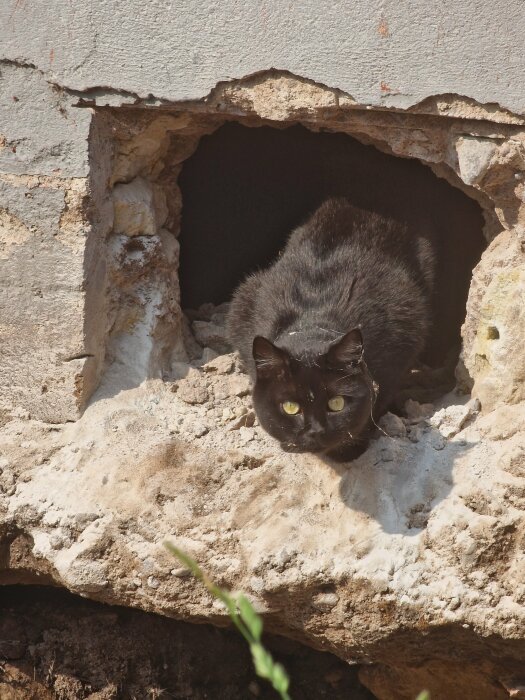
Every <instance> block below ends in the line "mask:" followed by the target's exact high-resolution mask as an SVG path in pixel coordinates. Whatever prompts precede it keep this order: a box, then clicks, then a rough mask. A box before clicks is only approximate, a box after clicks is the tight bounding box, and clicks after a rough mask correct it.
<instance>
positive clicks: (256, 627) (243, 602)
mask: <svg viewBox="0 0 525 700" xmlns="http://www.w3.org/2000/svg"><path fill="white" fill-rule="evenodd" d="M237 606H238V608H239V612H240V614H241V619H242V621H243V622H244V624H245V625H246V627H247V628H248V630H249V631H250V633H251V635H252V637H253V638H254V640H255V641H256V642H260V641H261V634H262V630H263V622H262V620H261V618H260V616H259V615H258V614H257V613H256V612H255V610H254V608H253V605H252V604H251V603H250V601H249V600H248V598H246V596H244V595H242V593H241V595H240V596H239V597H238V598H237Z"/></svg>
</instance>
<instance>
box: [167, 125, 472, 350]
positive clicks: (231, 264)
mask: <svg viewBox="0 0 525 700" xmlns="http://www.w3.org/2000/svg"><path fill="white" fill-rule="evenodd" d="M179 182H180V186H181V190H182V201H183V210H182V225H181V235H180V244H181V257H180V283H181V296H182V305H183V307H184V308H193V309H195V308H197V307H199V306H200V305H201V304H203V303H205V302H211V303H213V304H220V303H222V302H224V301H228V300H229V299H230V297H231V294H232V292H233V291H234V289H235V288H236V286H237V285H238V284H239V282H240V281H241V280H242V279H243V278H244V277H245V276H246V275H247V274H248V273H249V272H251V271H253V270H256V269H258V268H263V267H265V266H267V265H268V264H269V263H270V262H271V261H272V260H273V259H274V258H275V257H276V256H277V255H278V253H279V251H280V250H281V249H282V248H283V246H284V244H285V241H286V239H287V237H288V235H289V234H290V232H291V231H292V229H293V228H294V227H296V226H297V225H299V224H300V223H301V222H302V221H303V220H305V219H306V218H307V217H308V215H309V214H310V213H312V212H313V211H314V210H315V209H316V208H317V207H318V206H319V205H320V204H321V203H322V202H323V201H324V200H325V199H327V198H328V197H330V196H344V197H346V198H347V199H348V200H349V201H350V202H351V203H352V204H354V205H356V206H358V207H361V208H364V209H368V210H371V211H376V212H379V213H382V214H385V215H388V216H392V217H394V218H396V219H400V220H406V221H407V222H409V223H410V224H415V225H418V226H426V225H432V226H437V227H438V230H439V231H440V232H442V234H443V235H442V245H443V247H444V250H445V251H446V256H445V258H444V262H443V266H442V269H441V270H439V271H438V274H439V275H440V276H441V278H442V280H443V284H442V285H441V289H440V292H439V293H440V299H439V303H438V305H437V308H438V310H439V309H447V312H446V318H447V324H448V326H449V327H448V328H447V329H445V330H443V329H441V330H440V331H439V333H438V334H437V335H438V336H439V338H440V341H442V342H441V348H440V351H439V354H440V356H441V357H440V359H441V360H442V359H443V354H444V350H445V349H446V348H450V346H451V345H454V344H456V345H457V344H458V343H459V337H460V336H459V334H460V326H461V323H462V321H463V319H464V315H465V304H466V299H467V294H468V288H469V284H470V279H471V272H472V269H473V267H474V265H475V264H476V263H477V261H478V260H479V258H480V256H481V252H482V250H483V248H484V245H485V241H484V238H483V234H482V229H483V223H484V222H483V216H482V213H481V209H480V207H479V205H478V204H477V203H476V202H475V201H474V200H472V199H470V198H469V197H468V196H467V195H465V194H464V193H463V192H461V191H460V190H459V189H457V188H455V187H453V186H452V185H450V184H449V183H448V182H446V181H445V180H443V179H440V178H439V177H437V176H436V175H435V174H434V173H433V172H432V171H431V170H430V169H429V168H428V167H427V166H425V165H423V164H422V163H420V162H419V161H417V160H413V159H404V158H398V157H395V156H390V155H387V154H385V153H382V152H380V151H378V150H377V149H376V148H374V147H372V146H365V145H363V144H362V143H360V142H358V141H356V140H355V139H353V138H352V137H350V136H348V135H346V134H339V133H328V132H322V133H314V132H311V131H309V130H307V129H305V128H304V127H302V126H293V127H289V128H286V129H282V130H279V129H274V128H270V127H257V128H248V127H244V126H242V125H240V124H238V123H228V124H225V125H224V126H222V127H221V128H219V129H218V130H217V131H215V132H214V133H213V134H211V135H209V136H205V137H203V138H202V140H201V142H200V144H199V147H198V148H197V150H196V152H195V153H194V155H193V156H192V157H191V158H189V159H188V160H187V161H186V162H185V164H184V166H183V169H182V173H181V176H180V179H179ZM440 235H441V234H440ZM442 257H443V256H442ZM451 309H452V311H451ZM451 319H452V322H451Z"/></svg>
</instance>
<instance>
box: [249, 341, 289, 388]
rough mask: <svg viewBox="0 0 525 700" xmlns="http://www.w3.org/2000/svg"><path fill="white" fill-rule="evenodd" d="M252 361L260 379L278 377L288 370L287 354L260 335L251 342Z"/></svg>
mask: <svg viewBox="0 0 525 700" xmlns="http://www.w3.org/2000/svg"><path fill="white" fill-rule="evenodd" d="M253 359H254V360H255V368H256V370H257V376H258V377H259V378H260V379H269V378H270V377H274V378H277V377H280V376H282V375H283V374H284V372H285V371H286V369H287V368H288V353H287V352H286V351H285V350H281V348H278V347H276V346H275V345H274V344H273V343H271V342H270V341H269V340H267V339H266V338H263V337H262V336H261V335H258V336H256V337H255V338H254V340H253Z"/></svg>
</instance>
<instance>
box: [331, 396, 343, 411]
mask: <svg viewBox="0 0 525 700" xmlns="http://www.w3.org/2000/svg"><path fill="white" fill-rule="evenodd" d="M344 407H345V400H344V398H343V397H342V396H332V398H331V399H328V408H329V409H330V410H331V411H342V410H343V408H344Z"/></svg>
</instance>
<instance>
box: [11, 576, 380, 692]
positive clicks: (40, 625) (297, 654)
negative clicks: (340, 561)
mask: <svg viewBox="0 0 525 700" xmlns="http://www.w3.org/2000/svg"><path fill="white" fill-rule="evenodd" d="M1 592H2V596H1V601H0V614H1V617H0V654H1V656H2V668H1V670H2V673H1V675H0V697H2V698H5V697H13V698H14V697H17V698H22V697H24V698H48V697H51V696H52V697H57V698H58V697H60V698H87V697H91V698H95V697H97V698H101V699H102V698H117V697H118V698H151V700H153V698H178V699H179V700H190V698H192V699H193V700H204V698H214V700H231V699H232V698H255V697H259V698H262V699H266V700H272V699H273V698H276V697H277V696H276V694H275V693H274V691H273V690H272V689H271V687H270V686H269V685H268V684H267V683H265V682H264V681H262V680H261V679H259V678H257V676H256V675H255V672H254V670H253V665H252V662H251V659H250V652H249V649H248V647H247V645H246V644H245V642H244V640H243V639H242V637H241V636H240V635H239V634H238V633H237V632H236V631H232V630H225V629H217V628H214V627H212V626H211V625H204V624H199V625H195V624H190V623H188V622H179V621H177V620H172V619H169V618H165V617H162V616H160V615H155V614H153V613H145V612H142V611H139V610H133V609H130V608H122V607H116V606H109V605H103V604H102V603H95V602H93V601H90V600H85V599H83V598H80V597H78V596H74V595H71V594H70V593H68V592H67V591H65V590H58V589H51V588H44V587H40V586H3V587H2V591H1ZM265 643H266V644H267V646H268V647H269V648H270V649H271V651H272V653H273V654H274V655H275V657H276V658H277V659H279V661H281V662H282V663H283V664H285V666H286V668H287V670H288V672H289V674H290V676H291V679H292V688H293V696H294V698H295V699H296V700H300V699H301V698H303V699H306V698H327V697H330V698H333V699H334V700H343V698H354V699H355V700H373V698H374V697H375V696H374V695H372V693H370V692H369V691H368V690H366V688H365V687H364V686H363V685H362V684H361V683H360V682H359V679H358V667H356V666H349V665H348V664H346V663H344V661H341V659H338V658H337V657H335V656H333V655H332V654H329V653H325V652H320V651H314V650H313V649H310V648H308V647H305V646H303V645H301V644H299V643H297V642H293V641H291V640H288V639H284V638H282V637H276V636H267V635H265ZM7 686H9V689H8V687H7ZM117 689H118V690H117ZM9 690H11V691H12V694H10V692H9ZM2 691H4V693H5V692H7V696H6V695H5V694H2Z"/></svg>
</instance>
